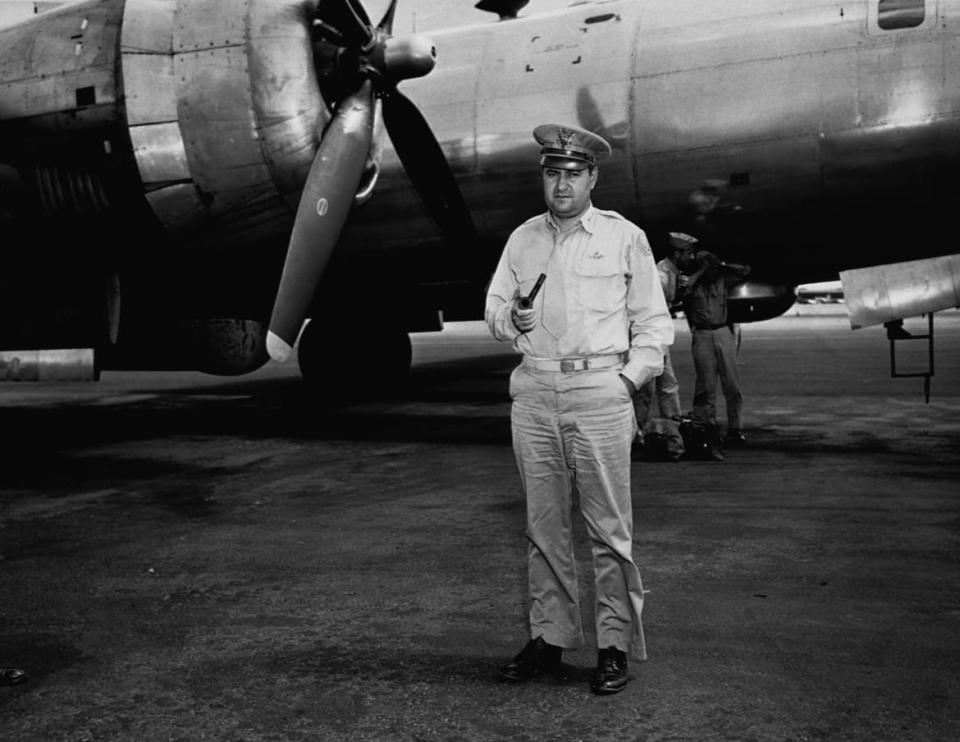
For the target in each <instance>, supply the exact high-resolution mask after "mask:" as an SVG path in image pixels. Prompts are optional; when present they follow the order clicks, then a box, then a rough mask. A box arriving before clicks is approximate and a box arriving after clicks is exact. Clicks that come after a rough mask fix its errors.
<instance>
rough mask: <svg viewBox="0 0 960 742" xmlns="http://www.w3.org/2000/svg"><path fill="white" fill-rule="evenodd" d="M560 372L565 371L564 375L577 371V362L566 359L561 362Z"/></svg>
mask: <svg viewBox="0 0 960 742" xmlns="http://www.w3.org/2000/svg"><path fill="white" fill-rule="evenodd" d="M560 370H561V371H563V372H564V373H570V372H571V371H576V370H577V365H576V362H574V361H571V360H569V359H564V360H562V361H560Z"/></svg>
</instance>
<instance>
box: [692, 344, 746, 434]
mask: <svg viewBox="0 0 960 742" xmlns="http://www.w3.org/2000/svg"><path fill="white" fill-rule="evenodd" d="M691 348H692V349H693V365H694V369H695V370H696V373H697V380H696V385H695V387H694V390H693V416H694V417H695V418H697V419H698V420H702V421H703V422H705V423H708V424H710V425H718V424H719V423H718V420H717V377H719V378H720V386H721V387H722V388H723V396H724V398H725V399H726V401H727V429H728V430H740V427H741V423H740V415H741V412H742V410H743V395H742V394H741V392H740V369H739V368H738V367H737V345H736V340H735V338H734V336H733V332H731V330H730V328H729V327H720V328H718V329H716V330H694V331H693V333H692V339H691Z"/></svg>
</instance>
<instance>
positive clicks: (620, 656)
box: [590, 647, 630, 695]
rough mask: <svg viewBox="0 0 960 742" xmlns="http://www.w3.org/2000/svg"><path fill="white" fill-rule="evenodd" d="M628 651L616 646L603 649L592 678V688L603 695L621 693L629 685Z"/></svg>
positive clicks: (599, 654)
mask: <svg viewBox="0 0 960 742" xmlns="http://www.w3.org/2000/svg"><path fill="white" fill-rule="evenodd" d="M628 680H630V677H629V676H628V675H627V653H626V652H624V651H622V650H619V649H617V648H616V647H607V648H606V649H601V650H600V651H599V652H598V654H597V669H596V671H595V672H594V673H593V677H592V678H590V690H592V691H593V692H594V693H599V694H601V695H609V694H610V693H619V692H620V691H622V690H623V689H624V688H626V687H627V681H628Z"/></svg>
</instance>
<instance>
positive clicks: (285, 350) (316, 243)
mask: <svg viewBox="0 0 960 742" xmlns="http://www.w3.org/2000/svg"><path fill="white" fill-rule="evenodd" d="M373 120H374V105H373V92H372V85H371V83H370V82H369V81H367V82H365V83H364V84H363V85H362V86H361V87H360V89H359V90H358V91H356V92H355V93H354V94H353V95H351V96H349V97H348V98H346V99H344V100H343V101H342V102H341V103H340V105H339V106H338V107H337V110H336V113H335V114H334V116H333V119H332V120H331V121H330V124H329V126H328V127H327V129H326V131H325V132H324V134H323V138H322V139H321V141H320V146H319V148H318V149H317V154H316V156H315V157H314V160H313V164H312V165H311V166H310V172H309V174H308V175H307V182H306V184H305V185H304V187H303V194H302V195H301V196H300V205H299V207H298V209H297V216H296V220H295V222H294V225H293V233H292V234H291V236H290V244H289V246H288V248H287V257H286V261H285V262H284V265H283V274H282V275H281V277H280V286H279V288H278V290H277V297H276V299H275V300H274V305H273V314H272V315H271V317H270V330H269V332H268V333H267V352H268V353H269V354H270V357H271V358H273V359H274V360H276V361H284V360H286V359H287V358H288V357H289V355H290V351H291V350H292V348H293V344H294V342H295V341H296V339H297V335H298V334H299V333H300V328H301V327H302V326H303V321H304V318H305V317H306V316H307V312H308V311H309V308H310V303H311V302H312V301H313V296H314V293H315V292H316V290H317V286H318V284H319V283H320V278H321V276H322V275H323V270H324V268H326V266H327V263H328V262H329V260H330V256H331V255H332V254H333V249H334V247H335V246H336V244H337V240H338V239H339V237H340V232H341V230H342V229H343V225H344V222H345V221H346V219H347V215H348V214H349V213H350V206H351V205H352V203H353V197H354V194H355V193H356V191H357V186H358V185H359V183H360V176H361V174H362V172H363V167H364V164H365V163H366V161H367V156H368V154H369V152H370V143H371V140H372V137H373Z"/></svg>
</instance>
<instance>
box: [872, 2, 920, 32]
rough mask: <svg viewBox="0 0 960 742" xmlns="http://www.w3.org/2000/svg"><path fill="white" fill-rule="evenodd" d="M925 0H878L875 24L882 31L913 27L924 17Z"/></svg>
mask: <svg viewBox="0 0 960 742" xmlns="http://www.w3.org/2000/svg"><path fill="white" fill-rule="evenodd" d="M925 3H926V0H880V4H879V6H878V7H877V25H878V26H880V28H881V29H883V30H884V31H892V30H894V29H898V28H915V27H916V26H919V25H920V24H922V23H923V20H924V18H925V17H926V9H925V7H924V5H925Z"/></svg>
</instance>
